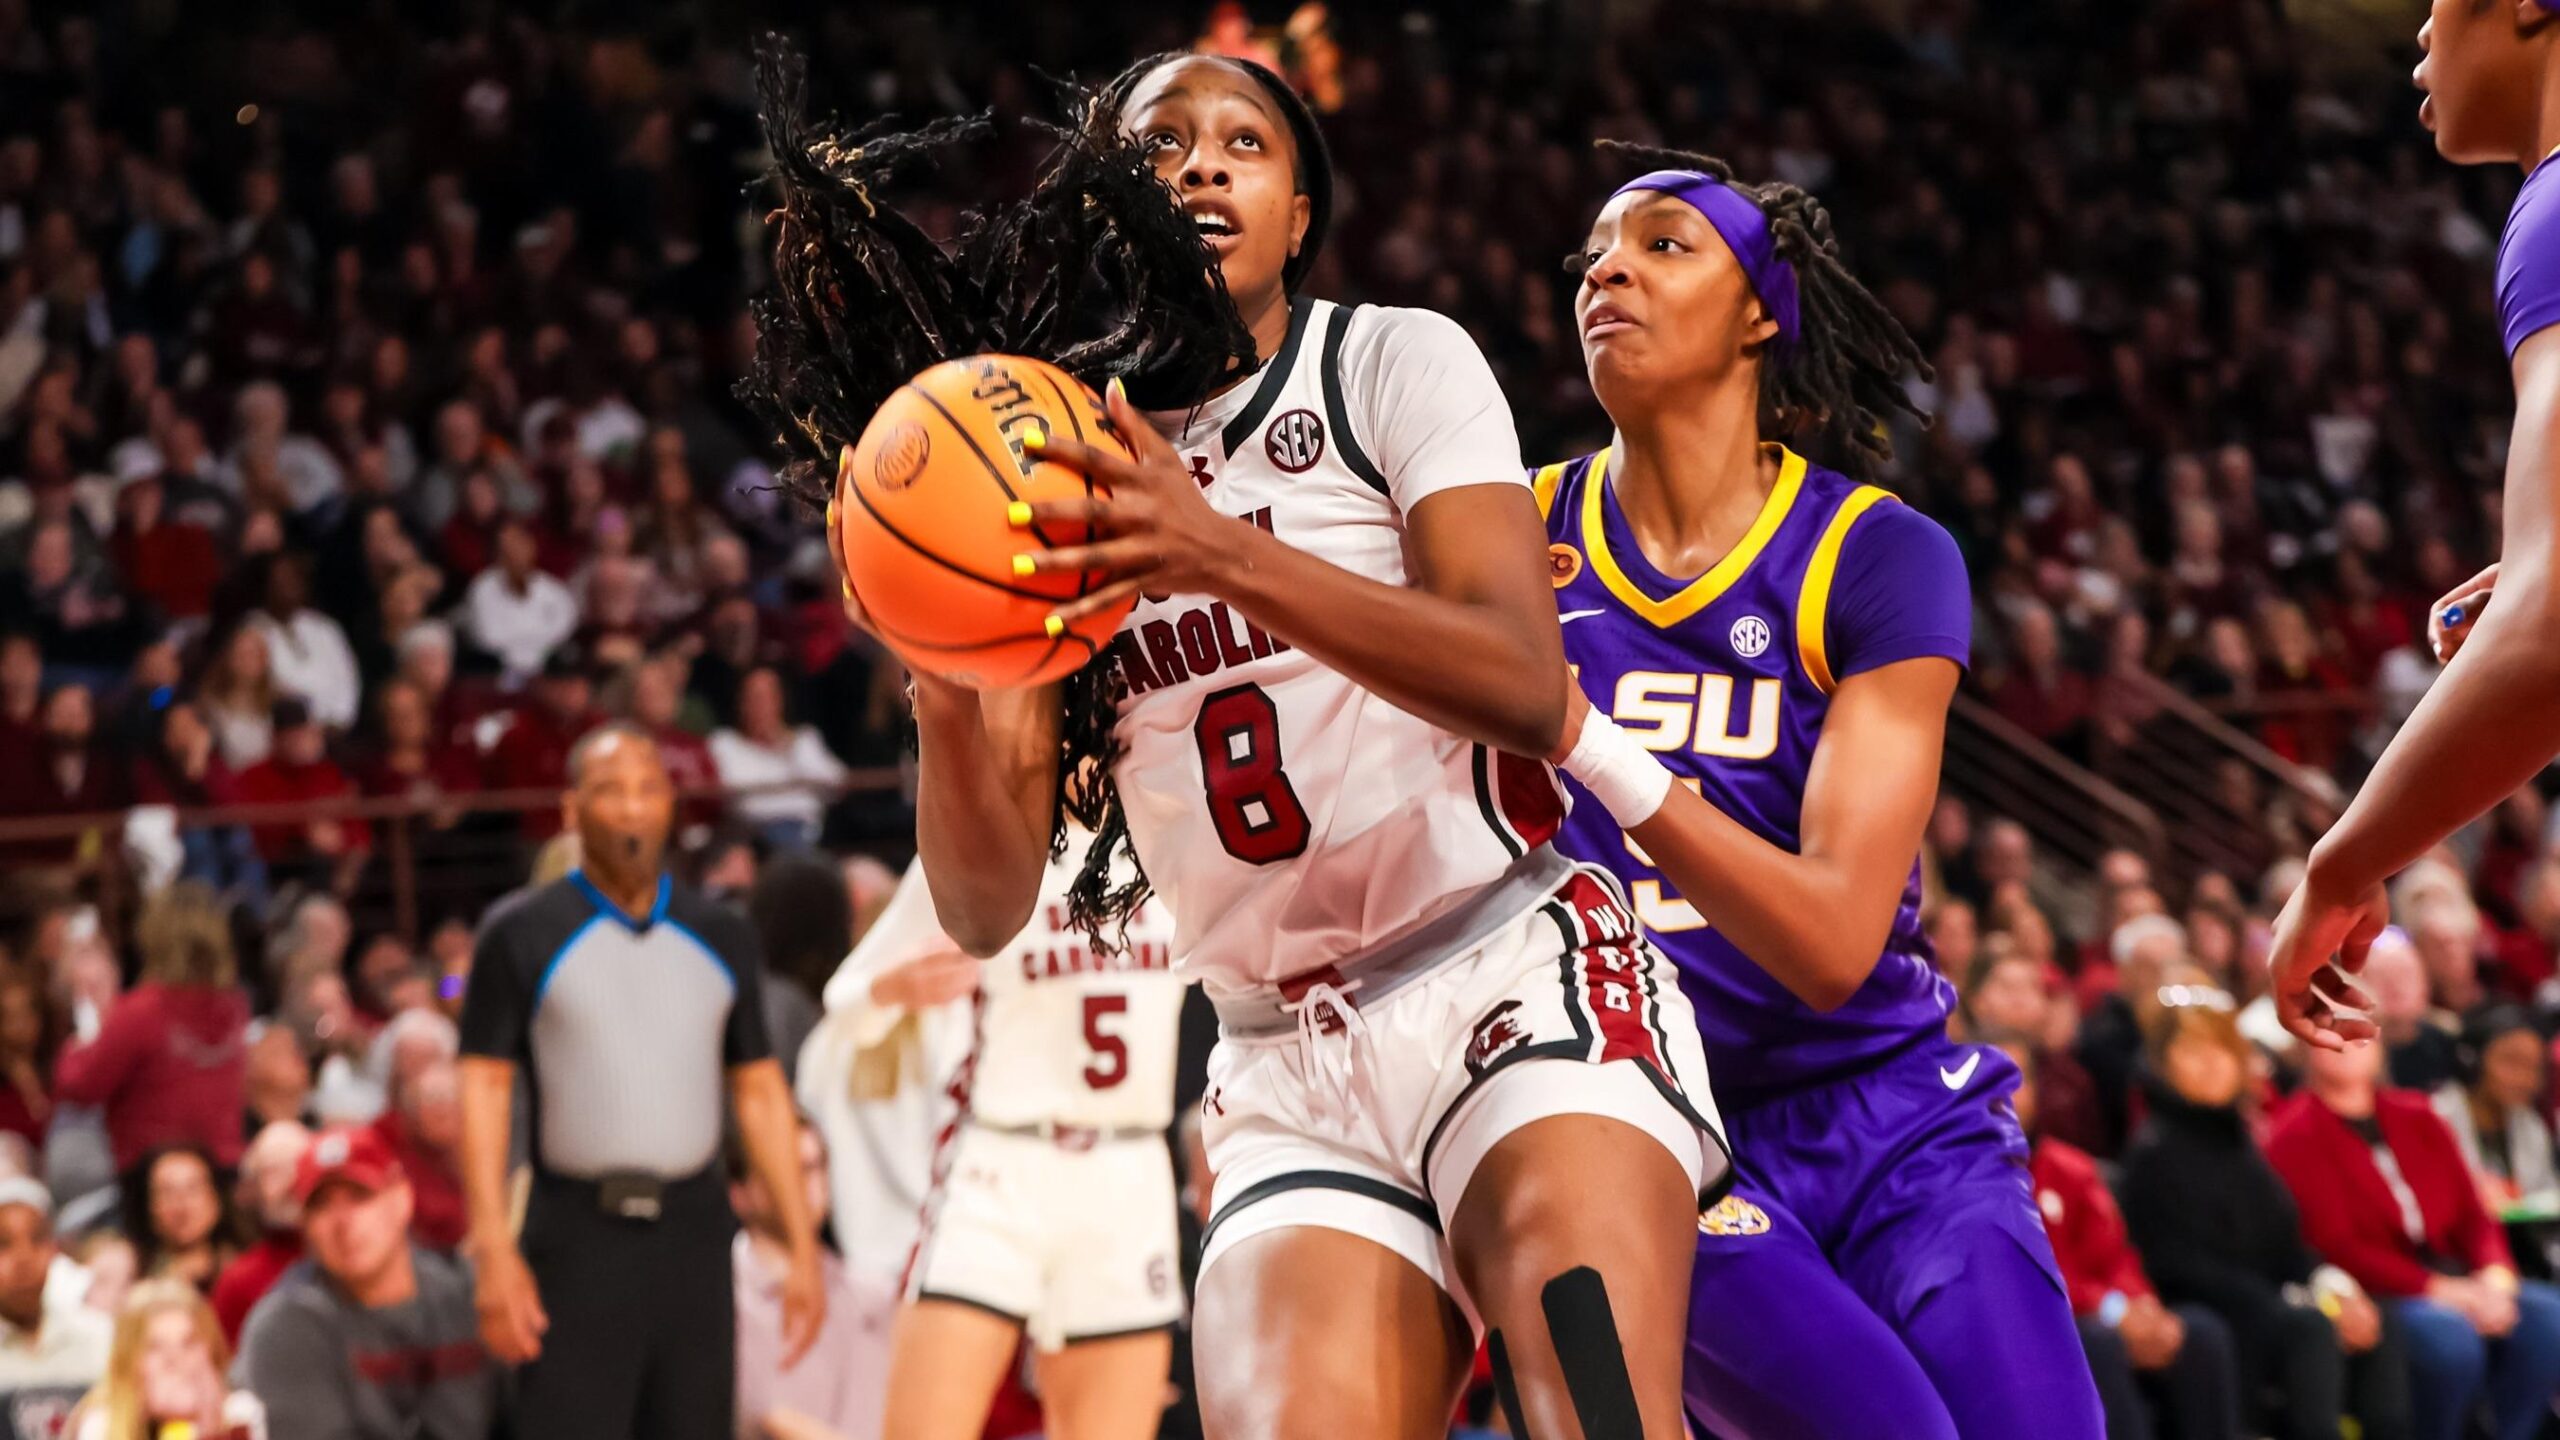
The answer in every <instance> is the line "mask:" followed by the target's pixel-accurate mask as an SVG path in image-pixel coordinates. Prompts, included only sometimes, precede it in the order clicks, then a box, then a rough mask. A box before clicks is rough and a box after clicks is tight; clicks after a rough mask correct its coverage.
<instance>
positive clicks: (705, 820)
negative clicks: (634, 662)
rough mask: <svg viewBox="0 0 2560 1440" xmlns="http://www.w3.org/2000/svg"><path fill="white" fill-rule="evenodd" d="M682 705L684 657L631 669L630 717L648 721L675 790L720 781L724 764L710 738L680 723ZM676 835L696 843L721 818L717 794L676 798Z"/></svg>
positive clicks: (707, 786) (657, 660)
mask: <svg viewBox="0 0 2560 1440" xmlns="http://www.w3.org/2000/svg"><path fill="white" fill-rule="evenodd" d="M683 709H684V662H683V661H681V660H675V659H668V658H653V659H650V660H647V661H645V662H643V663H642V664H641V665H640V666H639V667H638V668H637V669H635V670H633V671H632V672H631V718H632V720H633V721H634V722H636V723H638V724H640V725H642V726H645V727H646V728H647V729H648V731H649V736H650V738H651V739H653V740H655V741H657V742H658V754H659V755H661V756H663V757H665V759H666V762H667V778H668V779H670V780H673V781H674V782H675V786H676V790H677V792H678V793H680V794H681V793H682V792H684V791H688V790H708V789H711V788H713V787H716V786H717V785H719V783H720V766H719V764H718V762H716V761H714V760H713V759H712V758H711V745H710V742H708V741H706V740H704V739H703V738H702V737H701V736H699V735H696V734H694V733H693V732H692V731H690V730H687V729H685V728H684V726H683V725H681V724H679V723H677V718H676V717H677V716H678V715H679V714H680V713H681V712H682V711H683ZM676 817H677V823H678V826H679V830H680V834H679V836H678V840H679V842H680V843H683V844H686V845H693V844H698V843H700V841H701V838H702V834H703V833H707V832H708V830H709V828H710V827H711V826H712V825H713V824H714V823H716V822H717V821H718V820H719V818H720V800H719V797H718V796H716V795H696V796H692V797H689V798H687V799H685V800H682V801H680V802H678V804H677V807H676Z"/></svg>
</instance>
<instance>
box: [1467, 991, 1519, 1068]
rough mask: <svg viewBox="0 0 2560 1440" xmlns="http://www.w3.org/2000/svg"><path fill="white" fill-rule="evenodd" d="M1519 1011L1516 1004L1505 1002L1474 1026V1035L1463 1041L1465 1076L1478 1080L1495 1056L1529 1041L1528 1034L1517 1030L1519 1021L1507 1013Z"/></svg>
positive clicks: (1489, 1066) (1515, 1002)
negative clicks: (1465, 1056) (1465, 1061)
mask: <svg viewBox="0 0 2560 1440" xmlns="http://www.w3.org/2000/svg"><path fill="white" fill-rule="evenodd" d="M1519 1008H1520V1002H1519V1001H1517V1000H1505V1001H1503V1002H1502V1003H1501V1004H1499V1005H1496V1006H1494V1007H1493V1008H1492V1009H1490V1010H1488V1011H1486V1012H1485V1014H1484V1018H1483V1019H1481V1020H1478V1021H1477V1022H1476V1033H1475V1035H1474V1037H1473V1038H1472V1039H1470V1040H1468V1041H1467V1073H1468V1074H1470V1075H1474V1076H1478V1077H1481V1076H1482V1075H1483V1074H1484V1072H1485V1071H1487V1070H1489V1069H1491V1068H1492V1067H1493V1062H1494V1058H1495V1057H1496V1056H1498V1055H1500V1054H1502V1052H1504V1051H1506V1050H1509V1049H1512V1048H1513V1047H1515V1046H1517V1045H1519V1044H1520V1042H1522V1041H1524V1040H1526V1039H1528V1038H1529V1032H1528V1031H1526V1030H1523V1029H1521V1028H1520V1022H1519V1020H1517V1019H1516V1018H1514V1017H1513V1015H1512V1013H1511V1012H1512V1011H1514V1010H1517V1009H1519Z"/></svg>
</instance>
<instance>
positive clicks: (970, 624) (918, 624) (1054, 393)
mask: <svg viewBox="0 0 2560 1440" xmlns="http://www.w3.org/2000/svg"><path fill="white" fill-rule="evenodd" d="M1033 434H1037V435H1039V436H1040V437H1041V439H1034V440H1032V441H1031V442H1030V443H1031V446H1032V447H1033V448H1032V449H1026V448H1025V446H1024V440H1025V437H1027V436H1030V435H1033ZM1050 435H1058V436H1064V437H1066V438H1069V439H1073V440H1079V441H1082V442H1084V443H1085V444H1088V445H1097V446H1105V447H1108V448H1110V449H1112V450H1115V451H1117V452H1119V453H1122V454H1126V453H1128V445H1127V443H1126V442H1125V441H1124V440H1123V439H1122V438H1121V437H1120V436H1119V435H1118V434H1117V433H1116V432H1115V429H1114V427H1113V425H1112V423H1111V421H1110V420H1109V419H1108V418H1107V417H1106V416H1105V414H1104V411H1103V407H1102V402H1101V400H1100V399H1099V398H1097V397H1096V396H1095V395H1094V393H1093V392H1092V391H1091V390H1088V389H1086V388H1085V387H1084V385H1083V384H1082V383H1081V382H1079V381H1078V380H1077V379H1076V378H1075V377H1074V376H1072V375H1069V374H1067V373H1066V372H1065V371H1063V370H1060V369H1059V368H1058V367H1056V366H1054V365H1050V364H1048V363H1046V362H1043V361H1039V360H1029V359H1025V358H1023V357H1021V356H1018V355H973V356H970V357H969V358H968V359H965V360H949V361H945V362H943V363H942V364H940V365H936V366H934V367H933V368H932V369H930V370H927V371H925V372H924V373H923V374H921V375H918V376H917V377H916V378H914V379H913V380H910V381H908V382H907V383H906V384H905V385H904V386H902V387H900V388H899V389H898V391H897V393H895V394H893V395H891V396H890V397H889V399H888V402H887V403H885V404H883V405H882V406H881V407H880V410H879V413H877V414H875V415H873V416H872V417H871V423H870V424H869V425H868V426H866V427H865V428H864V429H863V432H862V438H861V439H860V440H858V441H856V442H855V443H854V444H852V445H850V446H848V447H846V449H845V451H844V454H843V456H842V458H841V459H840V460H839V461H838V462H837V468H836V490H835V505H834V523H835V526H836V537H835V538H836V541H837V544H838V548H839V551H840V553H841V555H842V558H843V563H844V579H845V584H846V586H847V587H848V589H849V590H850V591H851V594H852V598H853V600H854V601H855V603H857V604H858V605H860V606H861V607H862V610H863V612H864V618H865V620H866V621H867V622H868V623H869V625H870V627H871V628H872V630H873V631H874V632H875V633H877V634H878V635H879V637H880V639H881V641H882V643H884V644H886V645H887V646H888V647H889V648H890V649H891V650H893V651H895V652H896V653H897V655H898V658H899V659H901V660H904V661H905V662H906V663H907V665H908V666H909V667H910V668H912V669H915V670H919V671H923V672H925V673H926V674H930V675H935V676H938V677H940V678H942V679H944V680H947V681H950V682H951V683H953V684H956V685H965V686H968V687H970V688H971V689H978V690H992V689H1005V688H1009V687H1013V686H1020V685H1040V684H1045V683H1047V682H1049V681H1051V680H1056V679H1058V678H1060V677H1061V676H1064V675H1067V674H1069V673H1071V672H1072V671H1074V670H1076V669H1077V668H1078V667H1080V666H1082V665H1083V664H1084V663H1085V662H1086V661H1088V660H1091V659H1092V658H1093V657H1094V656H1095V654H1097V653H1098V652H1099V651H1100V650H1101V648H1102V647H1103V646H1104V645H1106V644H1108V643H1109V642H1110V640H1111V636H1112V635H1113V633H1114V632H1116V631H1117V630H1119V628H1120V622H1121V621H1122V620H1123V619H1125V618H1127V616H1128V614H1129V610H1130V607H1131V606H1132V605H1134V604H1135V603H1136V597H1134V596H1132V597H1130V598H1129V599H1128V600H1126V601H1124V602H1123V603H1121V604H1119V605H1116V606H1111V607H1108V608H1106V609H1104V610H1101V611H1099V612H1097V613H1095V614H1091V615H1086V616H1082V617H1080V618H1078V619H1075V620H1072V621H1067V620H1060V619H1057V618H1056V617H1055V612H1056V611H1057V610H1058V609H1059V607H1060V606H1061V605H1063V604H1065V603H1067V602H1070V601H1073V600H1076V599H1079V598H1081V597H1083V596H1084V595H1085V594H1087V593H1088V592H1090V591H1091V590H1093V589H1095V588H1096V587H1097V586H1099V585H1100V584H1101V583H1102V578H1101V577H1100V576H1098V575H1096V574H1094V573H1092V572H1089V571H1076V572H1051V571H1045V570H1041V569H1038V568H1036V567H1034V566H1032V565H1029V564H1027V563H1026V560H1027V557H1026V556H1025V555H1024V552H1025V551H1026V550H1031V551H1039V550H1047V549H1055V548H1058V547H1062V546H1069V545H1085V544H1090V543H1092V541H1093V540H1094V539H1095V538H1096V536H1095V535H1094V533H1093V531H1092V527H1091V526H1090V525H1088V524H1063V523H1047V524H1041V525H1029V524H1028V520H1027V511H1026V510H1025V509H1023V508H1022V507H1025V506H1028V505H1030V504H1032V503H1033V502H1037V501H1049V500H1082V499H1087V498H1090V497H1095V496H1100V495H1102V494H1103V493H1104V491H1103V489H1102V487H1100V486H1099V485H1096V484H1095V483H1094V482H1093V481H1092V480H1091V479H1089V478H1088V477H1087V476H1085V475H1083V474H1081V473H1079V472H1078V471H1076V470H1073V469H1070V468H1068V467H1067V466H1064V465H1060V464H1056V463H1054V462H1052V461H1047V460H1042V459H1040V458H1038V456H1037V454H1036V453H1035V452H1036V447H1037V446H1039V445H1040V444H1041V443H1042V441H1043V440H1045V439H1046V438H1047V437H1048V436H1050Z"/></svg>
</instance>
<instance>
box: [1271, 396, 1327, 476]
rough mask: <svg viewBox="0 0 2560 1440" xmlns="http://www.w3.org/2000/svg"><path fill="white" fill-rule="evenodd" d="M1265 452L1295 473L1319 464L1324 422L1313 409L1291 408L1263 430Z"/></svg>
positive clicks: (1278, 464) (1321, 453)
mask: <svg viewBox="0 0 2560 1440" xmlns="http://www.w3.org/2000/svg"><path fill="white" fill-rule="evenodd" d="M1262 453H1263V454H1265V455H1268V456H1270V457H1271V463H1272V464H1274V465H1277V466H1279V467H1280V468H1281V469H1283V470H1286V471H1288V472H1289V473H1290V474H1292V475H1301V474H1304V473H1306V472H1307V471H1309V470H1313V469H1314V468H1316V462H1317V461H1319V460H1322V459H1323V458H1324V422H1323V421H1321V420H1318V419H1317V418H1316V412H1314V411H1313V410H1292V411H1289V412H1288V413H1286V414H1284V415H1282V416H1281V417H1280V418H1279V419H1277V420H1274V421H1272V422H1271V428H1270V429H1268V430H1265V431H1263V432H1262Z"/></svg>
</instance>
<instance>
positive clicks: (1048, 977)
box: [829, 840, 1183, 1130]
mask: <svg viewBox="0 0 2560 1440" xmlns="http://www.w3.org/2000/svg"><path fill="white" fill-rule="evenodd" d="M1084 852H1085V844H1084V843H1083V841H1082V840H1071V841H1070V842H1069V845H1068V849H1067V853H1066V854H1065V856H1063V857H1062V858H1060V859H1058V860H1056V861H1053V862H1052V863H1051V864H1050V866H1049V868H1048V871H1047V873H1045V874H1044V875H1042V877H1041V880H1040V902H1039V905H1038V907H1037V908H1036V909H1035V910H1034V911H1033V912H1032V916H1031V924H1030V925H1029V926H1028V927H1026V928H1025V929H1024V930H1023V932H1022V933H1021V934H1020V935H1017V936H1015V937H1014V939H1013V943H1012V944H1010V945H1007V946H1006V947H1005V948H1004V949H1002V950H1000V951H998V952H997V953H996V954H995V955H993V956H991V957H989V958H988V959H987V960H986V961H985V962H984V964H983V966H982V968H981V969H980V971H979V980H978V988H979V1007H978V1034H977V1043H976V1048H975V1056H974V1059H973V1060H972V1061H971V1062H970V1064H971V1067H972V1074H971V1076H970V1078H969V1080H968V1084H967V1091H968V1097H969V1113H970V1114H971V1115H972V1116H974V1117H976V1118H977V1119H979V1120H983V1121H985V1122H987V1123H988V1124H990V1125H1036V1124H1040V1123H1042V1122H1044V1121H1052V1122H1055V1123H1057V1124H1061V1125H1079V1126H1092V1127H1098V1128H1112V1129H1132V1128H1134V1129H1149V1130H1156V1129H1162V1128H1164V1127H1165V1126H1167V1125H1170V1124H1171V1123H1173V1070H1174V1051H1175V1048H1176V1045H1177V1043H1178V1040H1179V1032H1180V1030H1181V1024H1182V987H1183V982H1182V980H1181V979H1180V978H1179V977H1177V976H1176V975H1175V974H1174V973H1173V925H1172V923H1171V921H1170V920H1168V919H1167V918H1166V915H1165V907H1164V906H1163V904H1162V903H1161V902H1157V901H1149V902H1148V903H1147V904H1146V905H1145V906H1143V907H1142V908H1140V910H1139V911H1138V913H1137V915H1136V917H1135V918H1133V919H1132V920H1131V921H1130V922H1129V933H1128V938H1127V942H1126V943H1125V944H1123V945H1122V946H1121V947H1120V948H1119V949H1118V951H1117V952H1116V953H1112V954H1104V953H1102V952H1101V951H1099V950H1097V949H1096V948H1095V947H1094V945H1093V943H1092V942H1091V941H1089V940H1087V939H1086V938H1085V936H1084V933H1083V932H1082V931H1080V930H1077V929H1075V928H1074V927H1073V926H1071V925H1069V924H1068V923H1067V890H1068V887H1069V886H1070V885H1072V884H1073V883H1074V881H1075V877H1076V871H1077V870H1079V869H1081V868H1082V867H1083V865H1084ZM1116 869H1117V871H1118V876H1117V878H1116V879H1115V880H1114V881H1113V882H1112V883H1114V884H1119V883H1122V882H1124V881H1126V880H1127V879H1129V878H1130V876H1129V874H1128V862H1127V861H1126V860H1123V861H1121V862H1120V864H1119V865H1118V866H1117V867H1116ZM958 948H959V947H958V946H957V945H955V944H953V943H952V941H951V939H950V937H949V936H947V935H945V934H944V933H943V931H942V926H941V925H940V923H939V922H937V921H936V920H935V918H934V910H933V900H932V898H931V896H930V895H929V894H928V892H927V891H926V888H925V880H924V862H923V861H922V860H918V861H916V862H915V863H914V864H912V865H910V866H908V867H907V874H906V878H905V879H904V880H903V881H901V882H900V883H899V886H898V893H897V894H896V895H895V896H894V897H892V898H891V900H890V902H889V905H888V908H887V909H885V910H883V911H881V913H880V918H879V919H878V920H876V921H874V922H873V923H872V927H871V929H870V930H869V931H868V932H867V933H865V934H864V935H863V937H862V943H861V944H859V945H857V946H855V947H854V953H853V955H852V957H850V958H849V959H848V960H847V962H846V968H847V969H848V970H852V969H854V968H855V967H856V965H857V963H858V964H859V965H860V967H861V969H862V970H863V971H864V972H865V973H867V974H872V975H876V974H878V973H879V972H880V971H882V970H885V969H888V968H892V967H895V966H897V965H902V964H905V963H906V962H908V961H910V960H915V959H919V958H922V957H923V956H926V955H929V954H932V953H933V952H935V951H937V950H956V949H958ZM829 988H830V989H833V988H834V987H833V986H830V987H829ZM867 993H868V987H867V985H866V986H865V994H866V995H867ZM833 998H834V997H832V996H831V997H830V999H831V1000H832V999H833ZM831 1008H832V1007H831Z"/></svg>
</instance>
